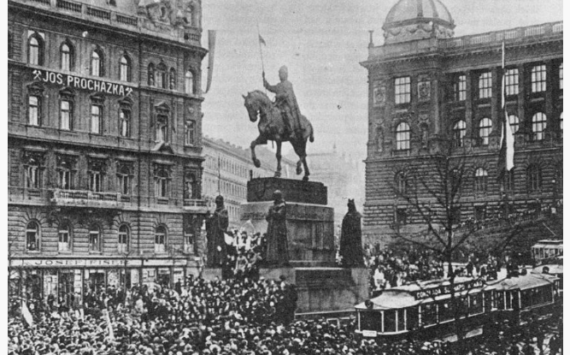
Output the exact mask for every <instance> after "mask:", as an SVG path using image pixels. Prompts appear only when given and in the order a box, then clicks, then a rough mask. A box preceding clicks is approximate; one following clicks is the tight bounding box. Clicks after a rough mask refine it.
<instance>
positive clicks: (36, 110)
mask: <svg viewBox="0 0 570 355" xmlns="http://www.w3.org/2000/svg"><path fill="white" fill-rule="evenodd" d="M40 103H41V99H40V98H39V97H38V96H28V124H29V125H30V126H39V125H40Z"/></svg>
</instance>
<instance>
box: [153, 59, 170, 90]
mask: <svg viewBox="0 0 570 355" xmlns="http://www.w3.org/2000/svg"><path fill="white" fill-rule="evenodd" d="M156 69H157V70H156V86H157V87H159V88H161V89H166V88H167V85H168V82H167V80H166V65H164V63H160V64H159V65H158V67H157V68H156Z"/></svg>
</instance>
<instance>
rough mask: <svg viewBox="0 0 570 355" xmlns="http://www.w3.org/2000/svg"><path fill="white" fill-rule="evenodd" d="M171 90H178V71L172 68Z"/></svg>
mask: <svg viewBox="0 0 570 355" xmlns="http://www.w3.org/2000/svg"><path fill="white" fill-rule="evenodd" d="M169 87H170V90H176V70H174V68H170V86H169Z"/></svg>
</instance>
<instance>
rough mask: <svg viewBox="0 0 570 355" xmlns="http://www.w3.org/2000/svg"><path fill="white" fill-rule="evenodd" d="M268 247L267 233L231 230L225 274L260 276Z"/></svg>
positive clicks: (227, 242)
mask: <svg viewBox="0 0 570 355" xmlns="http://www.w3.org/2000/svg"><path fill="white" fill-rule="evenodd" d="M266 248H267V241H266V238H265V235H261V233H259V232H258V233H247V232H246V231H244V230H242V231H239V230H237V229H235V230H233V231H229V233H228V234H227V240H226V252H227V256H226V259H225V266H224V267H223V269H224V275H227V276H229V277H238V278H242V277H249V278H256V277H258V276H259V267H260V265H261V264H262V261H263V256H264V255H265V250H266Z"/></svg>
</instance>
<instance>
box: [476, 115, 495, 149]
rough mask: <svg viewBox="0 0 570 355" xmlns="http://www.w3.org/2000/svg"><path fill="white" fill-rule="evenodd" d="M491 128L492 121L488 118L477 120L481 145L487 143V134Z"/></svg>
mask: <svg viewBox="0 0 570 355" xmlns="http://www.w3.org/2000/svg"><path fill="white" fill-rule="evenodd" d="M491 128H493V122H492V121H491V119H489V118H483V119H482V120H481V121H480V122H479V139H480V144H481V145H489V134H490V133H491Z"/></svg>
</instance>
